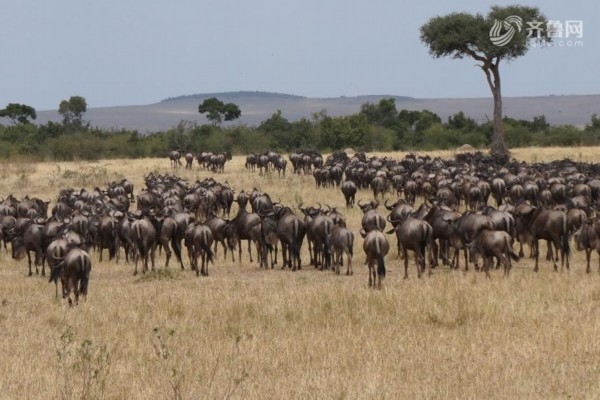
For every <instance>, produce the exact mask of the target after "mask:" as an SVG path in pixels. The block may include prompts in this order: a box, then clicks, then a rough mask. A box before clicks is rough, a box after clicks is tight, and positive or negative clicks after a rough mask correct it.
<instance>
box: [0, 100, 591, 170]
mask: <svg viewBox="0 0 600 400" xmlns="http://www.w3.org/2000/svg"><path fill="white" fill-rule="evenodd" d="M81 100H83V103H82V101H81ZM71 103H73V104H72V105H71V107H70V108H68V107H66V105H65V104H67V105H69V104H71ZM11 106H13V108H14V106H15V105H11ZM19 106H24V105H19ZM24 107H26V106H24ZM61 107H62V108H61V109H60V111H62V115H64V116H65V118H64V119H63V122H62V123H56V122H48V123H47V124H41V125H34V124H33V123H31V122H30V121H29V119H28V118H24V119H21V120H19V119H18V117H19V116H20V114H19V113H17V114H16V115H14V114H13V116H14V118H13V119H12V121H13V122H12V123H8V124H6V125H0V157H1V158H7V157H9V156H10V155H14V154H19V155H23V156H28V157H31V158H35V159H38V160H57V161H61V160H78V159H81V160H96V159H101V158H102V159H106V158H108V159H111V158H112V159H114V158H145V157H162V156H164V155H165V152H166V151H167V150H170V149H173V148H180V149H181V150H182V151H183V152H192V153H193V154H197V153H198V152H200V151H212V152H219V151H230V152H232V153H234V154H247V153H250V152H256V153H259V152H264V151H266V150H275V151H280V152H290V151H293V150H297V149H310V150H320V151H322V152H329V151H332V150H339V149H344V148H346V147H352V148H354V149H355V150H357V151H398V150H405V151H420V150H434V149H455V148H456V147H459V146H461V145H463V144H470V145H472V146H474V147H476V148H489V147H490V144H491V138H492V131H493V126H492V122H491V121H486V122H481V123H480V122H477V121H475V120H473V119H472V118H469V117H468V116H466V115H465V114H464V113H463V112H458V113H456V114H455V115H453V116H450V117H449V118H448V120H447V121H442V119H441V118H440V117H439V116H438V115H436V114H435V113H433V112H431V111H428V110H422V111H408V110H400V111H398V110H397V108H396V104H395V100H394V99H393V98H390V99H381V100H380V101H379V102H378V103H365V104H363V105H362V107H361V109H360V110H358V112H357V113H356V114H352V115H347V116H330V115H329V114H328V113H327V111H326V110H322V111H321V112H318V113H314V114H313V115H312V117H311V118H303V119H300V120H297V121H289V120H287V119H286V118H285V116H284V115H283V114H282V112H281V111H280V110H277V111H275V112H274V113H273V115H272V116H271V117H270V118H268V119H266V120H264V121H262V122H261V123H260V124H259V125H258V126H246V125H237V126H221V125H220V124H217V123H213V124H207V125H197V124H196V123H192V122H189V121H181V122H180V123H179V124H178V125H177V126H174V127H172V128H171V129H168V130H167V131H158V132H154V133H151V134H148V135H141V134H140V133H139V132H137V131H135V130H133V131H132V130H125V129H123V130H104V129H99V128H95V127H91V126H89V123H87V122H86V121H85V120H84V113H85V99H82V98H81V97H79V96H74V97H71V99H70V100H69V102H66V101H65V102H63V103H61ZM7 108H8V107H7ZM18 110H20V109H17V111H18ZM26 110H27V109H26ZM34 111H35V110H33V112H34ZM241 112H243V110H241ZM503 126H504V131H505V140H506V143H507V145H508V146H509V147H511V148H513V147H523V146H591V145H598V144H600V118H598V117H597V116H596V115H595V114H594V115H593V116H592V118H591V120H590V123H589V124H587V126H586V127H584V128H580V127H575V126H572V125H562V126H551V125H549V124H548V123H547V122H546V118H545V117H544V116H543V115H540V116H538V117H535V118H534V119H533V121H526V120H515V119H512V118H509V117H505V118H504V119H503Z"/></svg>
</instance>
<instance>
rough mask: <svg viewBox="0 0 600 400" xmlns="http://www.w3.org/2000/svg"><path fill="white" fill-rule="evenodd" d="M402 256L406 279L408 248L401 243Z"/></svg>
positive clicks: (406, 277)
mask: <svg viewBox="0 0 600 400" xmlns="http://www.w3.org/2000/svg"><path fill="white" fill-rule="evenodd" d="M402 257H404V279H408V250H407V249H406V246H404V245H402Z"/></svg>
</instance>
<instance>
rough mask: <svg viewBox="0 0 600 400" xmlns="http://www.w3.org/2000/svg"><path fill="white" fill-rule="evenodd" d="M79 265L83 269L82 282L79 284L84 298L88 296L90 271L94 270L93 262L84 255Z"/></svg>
mask: <svg viewBox="0 0 600 400" xmlns="http://www.w3.org/2000/svg"><path fill="white" fill-rule="evenodd" d="M79 264H80V265H81V268H82V271H81V272H82V273H81V280H80V283H79V292H80V293H81V294H83V295H84V296H87V291H88V283H89V281H90V271H91V270H92V262H91V260H90V257H89V256H87V255H85V254H82V255H81V256H80V259H79Z"/></svg>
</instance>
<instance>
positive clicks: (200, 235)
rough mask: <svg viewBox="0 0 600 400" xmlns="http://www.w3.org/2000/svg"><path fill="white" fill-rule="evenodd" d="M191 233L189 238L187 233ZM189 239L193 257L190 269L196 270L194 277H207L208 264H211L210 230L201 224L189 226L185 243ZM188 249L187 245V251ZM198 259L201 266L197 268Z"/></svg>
mask: <svg viewBox="0 0 600 400" xmlns="http://www.w3.org/2000/svg"><path fill="white" fill-rule="evenodd" d="M190 232H191V238H190V236H189V233H190ZM190 239H191V243H192V246H191V247H192V249H193V253H192V254H193V255H192V256H191V257H190V258H191V259H193V263H192V266H193V267H192V268H193V269H194V270H196V276H199V275H200V274H202V276H208V263H209V262H213V252H212V250H211V249H210V248H211V246H212V244H213V240H214V239H213V235H212V232H211V230H210V228H209V227H208V226H206V225H204V224H202V223H194V224H190V226H189V227H188V230H187V232H186V242H187V241H189V240H190ZM189 249H190V246H189V243H188V250H189ZM198 257H200V258H201V259H202V265H201V266H200V268H198Z"/></svg>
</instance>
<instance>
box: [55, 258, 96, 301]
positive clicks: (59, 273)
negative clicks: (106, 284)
mask: <svg viewBox="0 0 600 400" xmlns="http://www.w3.org/2000/svg"><path fill="white" fill-rule="evenodd" d="M91 270H92V260H91V258H90V256H89V254H88V253H87V252H86V251H84V250H81V249H80V248H78V247H73V248H71V249H70V250H69V251H68V253H67V255H66V256H65V258H64V259H63V260H62V261H61V262H59V263H58V264H57V265H56V266H55V267H54V268H53V270H52V273H51V274H50V280H49V282H53V281H54V282H56V281H57V280H58V278H59V277H60V281H61V284H62V294H63V298H66V299H67V300H68V301H69V305H73V301H72V300H71V291H73V293H74V295H75V304H78V303H79V295H82V296H83V297H84V298H87V293H88V285H89V280H90V272H91Z"/></svg>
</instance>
